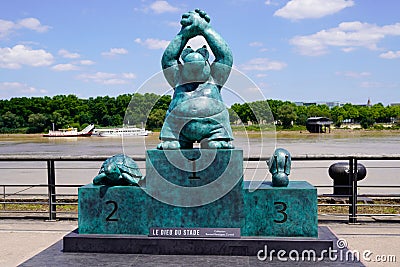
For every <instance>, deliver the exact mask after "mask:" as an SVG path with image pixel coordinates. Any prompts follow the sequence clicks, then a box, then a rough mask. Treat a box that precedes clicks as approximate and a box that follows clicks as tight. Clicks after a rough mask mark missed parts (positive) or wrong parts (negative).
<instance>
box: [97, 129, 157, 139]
mask: <svg viewBox="0 0 400 267" xmlns="http://www.w3.org/2000/svg"><path fill="white" fill-rule="evenodd" d="M150 133H151V131H148V130H146V129H145V128H135V127H122V128H110V129H95V130H94V131H93V135H97V136H101V137H122V136H124V137H126V136H148V135H149V134H150Z"/></svg>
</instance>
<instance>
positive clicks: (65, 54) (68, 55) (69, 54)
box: [58, 49, 81, 58]
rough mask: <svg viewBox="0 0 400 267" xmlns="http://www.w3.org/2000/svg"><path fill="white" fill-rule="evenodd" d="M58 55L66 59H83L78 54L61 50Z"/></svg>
mask: <svg viewBox="0 0 400 267" xmlns="http://www.w3.org/2000/svg"><path fill="white" fill-rule="evenodd" d="M58 54H59V55H60V56H62V57H64V58H80V57H81V55H79V54H78V53H72V52H69V51H68V50H65V49H60V50H59V51H58Z"/></svg>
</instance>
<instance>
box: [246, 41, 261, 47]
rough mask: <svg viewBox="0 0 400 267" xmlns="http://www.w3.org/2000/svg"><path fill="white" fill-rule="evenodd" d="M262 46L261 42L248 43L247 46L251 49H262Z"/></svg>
mask: <svg viewBox="0 0 400 267" xmlns="http://www.w3.org/2000/svg"><path fill="white" fill-rule="evenodd" d="M263 45H264V44H263V43H261V42H251V43H249V46H251V47H262V46H263Z"/></svg>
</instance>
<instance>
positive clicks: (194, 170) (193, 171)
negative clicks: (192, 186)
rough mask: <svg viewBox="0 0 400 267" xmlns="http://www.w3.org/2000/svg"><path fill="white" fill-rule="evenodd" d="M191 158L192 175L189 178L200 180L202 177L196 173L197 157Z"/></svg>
mask: <svg viewBox="0 0 400 267" xmlns="http://www.w3.org/2000/svg"><path fill="white" fill-rule="evenodd" d="M189 160H190V161H191V162H193V168H192V176H189V179H193V180H199V179H200V177H199V176H197V175H196V159H189Z"/></svg>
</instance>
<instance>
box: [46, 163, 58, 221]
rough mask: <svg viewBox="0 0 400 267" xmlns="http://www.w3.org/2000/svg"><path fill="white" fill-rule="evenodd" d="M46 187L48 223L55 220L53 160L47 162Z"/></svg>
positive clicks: (54, 173)
mask: <svg viewBox="0 0 400 267" xmlns="http://www.w3.org/2000/svg"><path fill="white" fill-rule="evenodd" d="M47 186H48V195H49V221H55V220H56V209H57V207H56V202H57V200H56V172H55V168H54V160H47Z"/></svg>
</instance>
